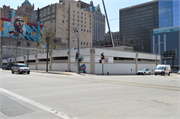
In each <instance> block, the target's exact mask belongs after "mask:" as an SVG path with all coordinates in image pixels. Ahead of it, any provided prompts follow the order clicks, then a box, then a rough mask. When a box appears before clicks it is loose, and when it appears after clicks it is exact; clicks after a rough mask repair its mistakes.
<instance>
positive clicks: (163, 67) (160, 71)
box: [155, 64, 171, 76]
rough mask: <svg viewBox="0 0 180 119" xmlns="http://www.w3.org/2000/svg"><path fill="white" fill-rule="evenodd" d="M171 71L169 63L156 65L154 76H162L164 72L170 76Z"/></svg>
mask: <svg viewBox="0 0 180 119" xmlns="http://www.w3.org/2000/svg"><path fill="white" fill-rule="evenodd" d="M170 73H171V66H170V65H163V64H161V65H158V66H157V67H156V70H155V76H156V75H158V74H160V75H161V76H164V75H165V74H168V76H170Z"/></svg>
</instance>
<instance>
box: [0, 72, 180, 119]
mask: <svg viewBox="0 0 180 119" xmlns="http://www.w3.org/2000/svg"><path fill="white" fill-rule="evenodd" d="M179 118H180V75H177V74H172V75H171V76H154V75H150V76H149V75H147V76H146V75H145V76H139V75H138V76H136V75H131V76H95V75H77V74H72V75H71V74H69V75H63V74H46V73H36V72H31V74H30V75H27V74H11V72H10V71H2V70H0V119H179Z"/></svg>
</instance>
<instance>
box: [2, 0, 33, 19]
mask: <svg viewBox="0 0 180 119" xmlns="http://www.w3.org/2000/svg"><path fill="white" fill-rule="evenodd" d="M0 9H1V13H2V15H1V16H2V17H5V18H9V19H11V13H12V12H11V11H12V10H13V11H15V13H16V16H21V17H25V18H27V22H32V21H31V19H32V13H33V11H34V4H33V5H31V3H30V2H29V1H28V0H25V1H24V2H23V3H22V5H21V6H20V7H19V6H18V7H17V10H14V9H12V8H10V6H6V5H3V8H0Z"/></svg>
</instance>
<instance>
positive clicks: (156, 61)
mask: <svg viewBox="0 0 180 119" xmlns="http://www.w3.org/2000/svg"><path fill="white" fill-rule="evenodd" d="M161 43H163V42H159V43H157V44H156V66H157V45H159V44H161Z"/></svg>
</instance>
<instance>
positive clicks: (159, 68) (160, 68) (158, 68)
mask: <svg viewBox="0 0 180 119" xmlns="http://www.w3.org/2000/svg"><path fill="white" fill-rule="evenodd" d="M156 69H157V70H163V69H164V67H157V68H156Z"/></svg>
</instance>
